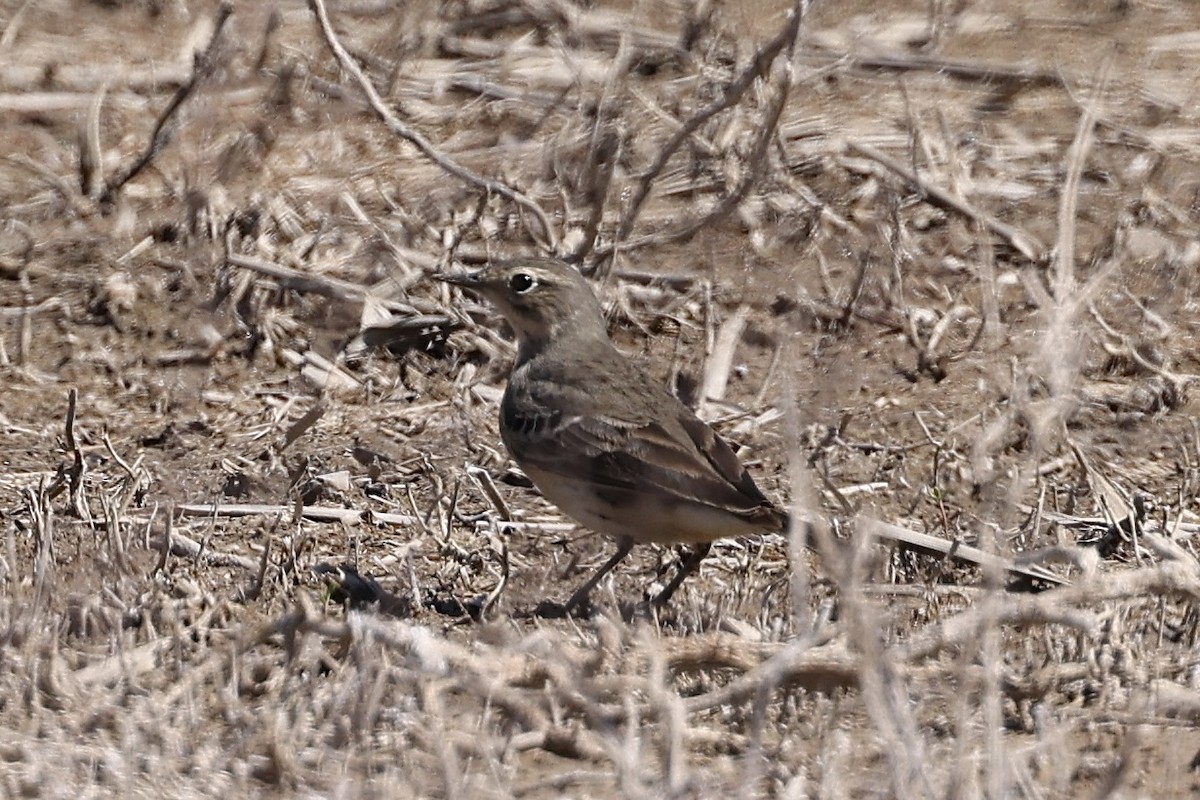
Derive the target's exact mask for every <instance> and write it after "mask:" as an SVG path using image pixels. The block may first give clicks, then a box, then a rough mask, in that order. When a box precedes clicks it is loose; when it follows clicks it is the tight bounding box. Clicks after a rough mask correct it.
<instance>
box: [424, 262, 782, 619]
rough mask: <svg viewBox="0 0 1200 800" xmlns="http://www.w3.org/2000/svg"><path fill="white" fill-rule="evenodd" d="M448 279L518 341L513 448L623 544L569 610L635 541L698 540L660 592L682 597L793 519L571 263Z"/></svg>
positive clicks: (576, 513)
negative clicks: (748, 538) (733, 548)
mask: <svg viewBox="0 0 1200 800" xmlns="http://www.w3.org/2000/svg"><path fill="white" fill-rule="evenodd" d="M437 277H438V278H439V279H440V280H443V281H446V282H448V283H453V284H457V285H459V286H462V287H465V288H467V289H470V290H472V291H474V292H477V293H478V294H480V295H483V296H484V297H485V298H487V299H488V300H490V301H491V302H492V303H493V304H494V305H495V306H496V308H497V309H499V311H500V313H502V314H503V315H504V317H505V318H506V319H507V320H508V322H509V324H510V325H511V326H512V329H513V331H514V332H515V334H516V337H517V359H516V363H515V364H514V365H513V369H512V373H511V374H510V375H509V379H508V387H507V388H506V389H505V392H504V398H503V400H502V401H501V403H500V434H501V436H502V437H503V439H504V444H505V446H506V447H507V448H508V452H509V453H511V454H512V457H513V459H514V460H516V462H517V464H518V465H520V467H521V469H522V470H524V471H525V474H527V475H528V476H529V478H530V479H531V480H532V481H533V482H534V484H535V485H536V486H537V487H538V489H540V490H541V492H542V494H543V495H544V496H545V497H546V498H547V499H548V500H550V501H551V502H552V503H554V504H555V505H557V506H558V507H559V508H560V509H562V511H564V512H566V513H567V514H568V515H569V516H571V517H573V518H574V519H575V520H576V521H578V522H581V523H583V524H584V525H585V526H587V527H588V528H590V529H592V530H593V531H596V532H598V533H603V534H606V535H608V536H611V537H612V538H613V539H615V540H616V543H617V552H616V553H615V554H614V555H613V557H612V558H610V559H609V560H608V561H607V562H606V563H605V564H604V566H602V567H600V569H599V570H597V571H596V573H595V574H594V575H592V576H591V577H590V578H589V579H588V580H587V582H586V583H584V584H583V585H582V586H580V587H579V588H578V589H577V590H576V591H575V592H574V593H573V594H572V595H571V597H570V599H568V600H567V602H566V604H565V605H564V606H562V607H561V612H562V613H564V614H570V613H571V612H572V611H573V610H574V609H576V608H577V607H579V606H580V604H582V603H583V602H584V601H586V600H587V597H588V594H589V593H590V592H591V590H592V589H593V588H594V587H595V586H596V584H597V583H599V581H600V580H601V579H602V578H603V577H604V576H605V575H607V574H608V572H609V571H610V570H612V568H613V567H615V566H616V565H617V564H618V563H619V562H620V561H621V559H623V558H625V556H627V555H629V551H630V550H631V549H632V548H633V545H634V544H643V543H647V542H658V543H663V544H674V543H685V544H690V545H693V548H692V553H691V555H690V556H689V557H688V558H687V559H686V560H685V561H684V562H683V564H682V565H680V568H679V571H678V572H677V573H676V575H675V577H674V578H673V579H672V580H671V582H670V583H669V584H668V585H667V586H666V588H664V589H663V591H662V592H661V593H660V594H659V595H658V596H657V597H655V598H654V600H653V601H652V602H654V603H655V604H662V603H665V602H667V600H669V599H670V597H671V595H672V594H673V593H674V592H675V590H676V589H677V588H679V585H680V584H681V583H682V582H683V580H684V579H685V578H686V577H687V576H688V575H689V574H690V573H691V572H693V571H694V570H695V569H696V567H698V566H699V564H700V561H701V560H702V559H703V558H704V556H705V555H706V554H707V553H708V551H709V548H710V547H711V546H712V542H713V540H715V539H719V538H721V537H724V536H737V535H744V534H752V533H765V532H768V531H780V530H783V528H784V527H785V523H786V516H785V515H784V514H783V512H782V511H780V510H779V508H777V507H776V506H775V505H774V504H773V503H771V501H770V500H768V499H767V498H766V497H765V496H764V495H763V493H762V492H761V491H759V489H758V487H757V486H755V485H754V481H753V480H752V479H751V477H750V474H749V473H748V472H747V471H746V469H745V468H744V467H743V466H742V464H741V462H739V461H738V458H737V456H736V455H735V454H734V452H733V450H732V449H731V448H730V447H729V445H728V444H727V443H726V442H725V441H724V440H723V439H722V438H721V437H720V436H718V435H717V433H716V431H714V430H713V429H712V428H711V427H709V426H708V425H707V424H706V423H705V422H703V421H702V420H701V419H700V418H699V417H697V416H696V415H695V414H693V413H692V411H691V410H690V409H688V407H687V406H685V405H684V404H683V403H681V402H680V401H679V400H678V398H676V397H675V396H674V395H673V394H671V393H670V392H669V391H667V389H666V388H665V387H663V386H662V385H660V384H659V383H658V382H657V381H655V380H654V379H653V378H651V377H650V376H649V375H647V374H646V373H645V372H643V371H642V370H640V369H638V368H637V366H636V365H635V364H634V363H633V362H631V361H630V360H629V359H627V358H626V357H625V356H624V355H622V354H621V353H620V352H619V351H618V350H617V348H616V347H615V346H613V343H612V341H611V340H610V339H609V338H608V332H607V330H606V329H605V324H604V314H603V311H602V309H601V308H600V303H599V302H598V301H597V300H596V296H595V295H594V294H593V293H592V290H591V287H590V286H589V285H588V283H587V281H586V280H585V279H584V278H583V276H582V275H580V274H579V273H578V272H577V271H576V270H574V269H572V268H571V267H570V266H568V265H566V264H564V263H562V262H559V261H552V260H549V259H535V258H522V259H517V260H513V261H506V262H493V263H492V264H490V265H488V266H487V267H485V268H483V269H481V270H479V271H478V272H474V273H465V274H464V273H460V274H443V275H439V276H437Z"/></svg>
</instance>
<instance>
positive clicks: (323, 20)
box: [308, 0, 558, 251]
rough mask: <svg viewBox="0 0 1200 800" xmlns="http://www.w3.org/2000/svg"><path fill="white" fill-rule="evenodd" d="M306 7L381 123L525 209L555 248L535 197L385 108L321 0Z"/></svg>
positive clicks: (555, 241)
mask: <svg viewBox="0 0 1200 800" xmlns="http://www.w3.org/2000/svg"><path fill="white" fill-rule="evenodd" d="M308 7H309V9H310V10H311V11H312V12H313V14H314V15H315V16H316V18H317V23H318V25H319V26H320V28H321V35H322V36H323V37H324V38H325V43H326V44H328V45H329V49H330V50H331V51H333V55H334V57H335V58H336V59H337V61H338V64H339V65H341V67H342V69H344V70H346V72H348V73H350V75H351V77H353V78H354V80H355V81H356V82H357V83H358V85H359V88H360V89H362V92H363V94H364V95H366V98H367V103H368V104H369V105H370V106H371V109H372V110H373V111H374V112H375V113H376V114H377V115H379V118H380V119H381V120H383V123H384V124H385V125H387V127H388V129H389V130H391V131H392V132H393V133H395V134H396V135H398V136H400V137H402V138H404V139H406V140H407V141H408V142H410V143H411V144H412V145H413V146H414V147H416V148H417V149H418V150H420V151H421V154H422V155H424V156H425V157H426V158H428V159H429V160H430V161H432V162H433V163H434V164H437V165H438V166H439V167H441V168H442V169H443V170H445V171H446V172H448V173H450V174H451V175H453V176H454V177H456V178H458V179H459V180H461V181H464V182H465V183H468V184H470V185H472V186H476V187H478V188H480V189H483V190H484V191H486V192H490V193H492V194H498V195H500V196H501V197H504V198H506V199H508V200H511V201H512V202H514V203H516V204H517V205H519V206H521V207H522V208H524V209H525V210H527V211H529V212H530V213H531V214H533V216H534V217H535V218H536V219H537V221H538V225H539V226H540V227H541V229H542V235H543V236H544V237H545V240H546V242H545V244H546V247H547V248H548V249H549V250H551V251H555V250H557V249H558V235H557V234H556V233H555V232H554V228H553V226H552V225H551V224H550V218H549V217H548V216H547V215H546V212H545V211H544V210H542V207H541V206H540V205H538V204H537V202H536V201H535V200H533V199H532V198H530V197H528V196H526V195H525V194H523V193H522V192H519V191H517V190H516V189H514V188H512V187H511V186H509V185H508V184H506V183H504V182H503V181H498V180H494V179H492V178H486V177H484V176H483V175H480V174H479V173H477V172H474V171H472V170H470V169H468V168H467V167H465V166H463V165H462V164H460V163H458V162H457V161H455V160H454V159H453V158H451V157H450V156H448V155H446V154H445V153H443V152H442V151H441V150H439V149H437V147H435V146H434V144H433V142H431V141H429V139H427V138H425V136H424V135H423V134H422V133H420V132H419V131H417V130H415V129H413V128H411V127H409V126H408V124H407V123H405V122H404V121H403V120H401V119H400V118H399V117H397V116H396V115H395V113H393V112H392V110H391V109H390V108H388V106H387V104H386V103H384V101H383V98H382V97H380V96H379V92H378V91H377V90H376V89H375V85H374V84H373V83H371V80H370V79H369V78H368V77H367V76H366V73H364V72H363V71H362V68H361V67H359V66H358V63H357V62H355V60H354V58H353V57H352V56H351V55H350V53H349V52H348V51H347V50H346V48H345V46H344V45H343V44H342V42H341V40H340V39H339V38H338V35H337V34H336V33H335V32H334V30H333V25H332V23H330V21H329V13H328V12H327V11H326V10H325V3H324V0H308Z"/></svg>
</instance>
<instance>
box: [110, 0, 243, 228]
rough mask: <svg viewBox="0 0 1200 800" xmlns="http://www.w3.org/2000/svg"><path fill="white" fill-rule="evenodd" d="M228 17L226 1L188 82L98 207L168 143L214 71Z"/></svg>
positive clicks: (230, 10)
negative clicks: (180, 115)
mask: <svg viewBox="0 0 1200 800" xmlns="http://www.w3.org/2000/svg"><path fill="white" fill-rule="evenodd" d="M231 14H233V3H232V2H231V1H230V0H225V2H223V3H221V7H220V8H219V9H218V10H217V19H216V22H215V23H214V24H213V33H212V37H211V38H209V40H208V45H207V46H206V47H205V48H204V49H203V50H201V51H199V52H197V53H196V58H195V64H194V66H193V69H192V75H191V77H190V78H189V79H188V81H187V83H185V84H183V85H182V86H180V87H179V89H178V90H177V91H176V92H175V95H174V96H173V97H172V98H171V101H170V102H169V103H167V107H166V108H164V109H163V111H162V113H161V114H159V115H158V120H157V121H156V122H155V123H154V133H153V134H151V136H150V143H149V144H148V145H146V149H145V151H144V152H143V153H142V155H141V156H140V157H139V158H138V159H137V160H136V161H134V162H133V163H132V164H131V165H130V166H129V167H128V168H127V169H126V170H125V171H124V172H122V173H119V174H118V175H116V176H114V177H113V178H111V179H110V180H109V181H108V183H107V184H106V185H105V187H104V191H103V192H101V193H100V199H99V203H100V207H101V208H109V207H111V206H112V203H113V201H114V200H115V199H116V196H117V193H118V192H119V191H121V188H122V187H124V186H125V184H127V183H129V181H131V180H133V179H134V178H135V177H137V176H138V174H139V173H141V171H142V170H143V169H145V168H146V167H148V166H149V165H150V162H152V161H153V160H154V159H155V157H156V156H158V154H159V153H160V152H162V149H163V148H164V147H166V146H167V144H168V143H169V142H170V141H171V135H172V134H173V133H174V130H173V126H172V125H171V122H172V121H173V119H174V117H175V115H176V114H177V113H179V109H180V108H182V107H183V104H184V103H185V102H186V101H187V99H188V98H189V97H191V96H192V93H193V92H195V91H196V88H197V87H198V86H199V85H200V84H201V83H202V82H203V81H204V80H205V79H206V78H208V77H209V76H210V75H212V73H213V71H214V70H215V69H216V66H217V60H216V54H217V47H218V46H219V45H220V43H221V34H222V32H223V31H224V30H225V23H226V22H228V21H229V17H230V15H231Z"/></svg>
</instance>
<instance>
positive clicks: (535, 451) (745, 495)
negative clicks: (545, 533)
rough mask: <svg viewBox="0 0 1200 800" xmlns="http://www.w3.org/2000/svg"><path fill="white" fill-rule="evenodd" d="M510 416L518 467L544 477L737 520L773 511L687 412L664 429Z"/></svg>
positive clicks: (507, 433) (592, 419)
mask: <svg viewBox="0 0 1200 800" xmlns="http://www.w3.org/2000/svg"><path fill="white" fill-rule="evenodd" d="M671 400H672V401H674V402H675V403H678V401H675V399H674V398H671ZM505 413H506V417H505V424H504V425H503V426H502V429H503V430H504V440H505V444H506V445H507V446H508V448H509V450H510V452H512V454H513V456H514V457H515V458H516V459H517V461H518V462H522V463H527V464H529V465H530V466H532V467H535V468H537V469H540V470H543V471H545V472H549V473H552V474H555V475H559V476H561V477H564V478H568V479H573V480H586V481H591V482H593V483H594V484H595V485H596V486H597V487H598V488H601V487H607V488H611V489H614V490H618V491H631V490H637V491H639V492H642V493H646V492H650V493H655V494H659V495H661V496H662V497H663V498H664V500H687V501H692V502H701V503H704V504H707V505H711V506H717V507H724V508H726V509H728V510H729V511H731V512H733V513H751V512H754V511H755V510H756V509H759V508H760V507H762V506H768V507H769V506H770V502H769V501H768V500H767V498H766V497H765V496H763V494H762V492H760V491H759V490H758V487H757V486H755V485H754V481H753V480H752V479H751V477H750V475H749V473H748V472H746V470H745V469H744V468H743V467H742V465H741V463H740V462H739V461H738V459H737V456H736V455H735V454H734V452H733V450H732V449H731V448H730V447H729V445H728V444H726V443H725V441H724V440H722V439H721V438H720V437H719V436H718V435H717V434H716V432H715V431H713V429H712V428H710V427H709V426H708V425H706V424H705V423H704V422H703V421H701V420H700V419H699V418H697V417H696V416H695V415H694V414H692V413H691V412H690V411H688V410H687V409H686V408H685V407H684V406H683V405H682V404H678V410H677V411H676V413H675V415H674V417H673V418H668V420H669V421H668V422H664V423H658V422H649V421H641V420H638V421H625V420H619V419H614V418H612V417H607V416H602V415H578V416H570V417H567V416H560V417H558V418H557V419H554V420H553V422H551V421H550V420H549V419H542V418H540V416H539V415H525V416H522V415H520V414H519V412H517V411H515V410H513V409H509V410H507V411H506V412H505ZM672 423H673V424H672Z"/></svg>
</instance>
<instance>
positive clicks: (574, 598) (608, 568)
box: [562, 536, 633, 617]
mask: <svg viewBox="0 0 1200 800" xmlns="http://www.w3.org/2000/svg"><path fill="white" fill-rule="evenodd" d="M632 549H633V539H630V538H629V537H628V536H622V537H621V538H620V539H618V540H617V552H615V553H613V557H612V558H610V559H609V560H608V561H606V562H604V566H602V567H600V569H598V570H596V573H595V574H594V575H592V577H590V578H588V579H587V583H585V584H583V586H580V587H579V588H578V589H576V590H575V591H574V592H573V593H572V594H571V597H570V598H569V599H568V600H567V602H566V605H564V606H563V607H562V615H563V616H564V617H568V616H570V615H571V612H572V611H574V610H575V609H576V608H577V607H579V606H580V605H582V604H583V603H585V602H586V601H587V598H588V595H589V594H591V593H592V589H595V588H596V584H597V583H599V582H600V581H601V580H602V579H603V578H604V576H605V575H607V574H608V573H610V572H612V570H613V567H615V566H616V565H617V564H620V563H621V561H622V560H623V559H624V558H625V556H627V555H629V551H630V550H632Z"/></svg>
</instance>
